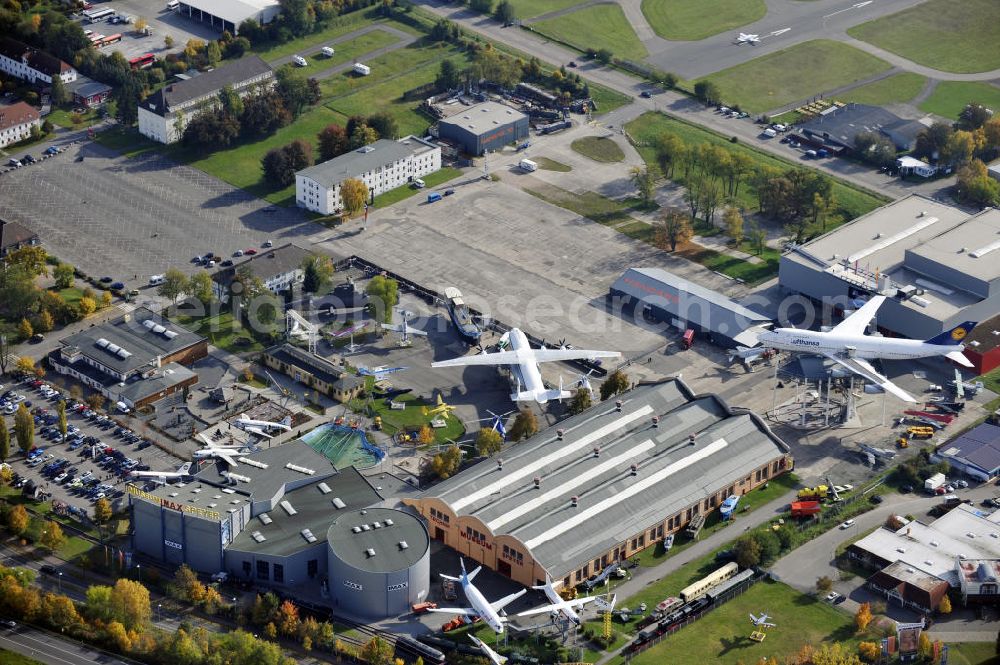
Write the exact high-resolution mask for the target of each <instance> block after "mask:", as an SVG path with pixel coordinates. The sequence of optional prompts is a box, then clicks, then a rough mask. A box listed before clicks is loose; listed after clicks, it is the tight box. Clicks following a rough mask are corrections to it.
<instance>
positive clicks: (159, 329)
mask: <svg viewBox="0 0 1000 665" xmlns="http://www.w3.org/2000/svg"><path fill="white" fill-rule="evenodd" d="M152 331H153V332H155V333H156V334H157V335H162V334H163V333H165V332H167V329H166V327H165V326H161V325H160V324H159V323H157V324H156V325H155V326H153V327H152Z"/></svg>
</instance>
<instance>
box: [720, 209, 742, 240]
mask: <svg viewBox="0 0 1000 665" xmlns="http://www.w3.org/2000/svg"><path fill="white" fill-rule="evenodd" d="M722 221H723V222H724V223H725V225H726V235H727V236H729V237H730V238H732V240H733V244H734V245H736V246H737V247H739V246H740V245H742V244H743V215H741V214H740V209H739V208H737V207H736V206H729V207H728V208H726V211H725V212H724V213H722Z"/></svg>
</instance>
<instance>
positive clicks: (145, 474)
mask: <svg viewBox="0 0 1000 665" xmlns="http://www.w3.org/2000/svg"><path fill="white" fill-rule="evenodd" d="M191 475H193V474H192V473H191V462H185V463H184V464H182V465H181V466H179V467H178V468H177V470H176V471H132V472H130V473H129V476H131V477H132V478H135V479H136V480H152V481H153V482H155V483H159V484H160V485H166V484H167V482H168V481H170V480H178V479H180V478H187V477H188V476H191Z"/></svg>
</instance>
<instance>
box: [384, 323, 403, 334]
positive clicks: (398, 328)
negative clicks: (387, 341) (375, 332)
mask: <svg viewBox="0 0 1000 665" xmlns="http://www.w3.org/2000/svg"><path fill="white" fill-rule="evenodd" d="M382 330H391V331H393V332H403V324H401V323H383V324H382Z"/></svg>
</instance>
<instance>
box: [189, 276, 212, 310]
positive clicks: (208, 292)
mask: <svg viewBox="0 0 1000 665" xmlns="http://www.w3.org/2000/svg"><path fill="white" fill-rule="evenodd" d="M212 284H213V282H212V277H211V275H209V274H208V273H207V272H204V271H202V272H196V273H195V274H193V275H191V278H190V279H188V283H187V294H188V295H189V296H191V297H192V298H194V299H195V300H197V301H199V302H201V303H202V304H203V305H208V304H209V303H211V302H212V299H213V298H214V297H215V291H214V290H213V288H212Z"/></svg>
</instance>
